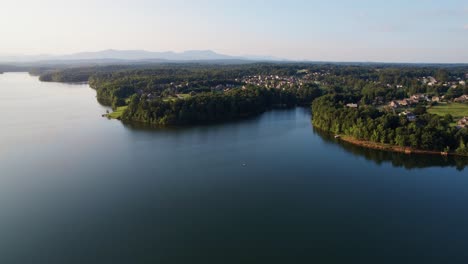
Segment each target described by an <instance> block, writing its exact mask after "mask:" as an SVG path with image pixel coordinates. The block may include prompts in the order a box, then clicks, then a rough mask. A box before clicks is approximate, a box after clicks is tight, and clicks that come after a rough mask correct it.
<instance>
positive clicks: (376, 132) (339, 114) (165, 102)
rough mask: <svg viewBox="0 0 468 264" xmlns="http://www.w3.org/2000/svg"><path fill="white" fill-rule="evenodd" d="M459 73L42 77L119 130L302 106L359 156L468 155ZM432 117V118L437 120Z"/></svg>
mask: <svg viewBox="0 0 468 264" xmlns="http://www.w3.org/2000/svg"><path fill="white" fill-rule="evenodd" d="M467 78H468V66H467V65H411V64H400V65H397V64H319V63H315V64H313V63H282V64H274V63H257V64H255V63H253V64H245V65H209V64H196V63H195V64H167V65H164V64H161V65H136V66H93V67H80V68H67V69H58V70H53V69H41V70H40V79H41V80H42V81H60V82H82V81H88V82H89V84H90V86H91V87H92V88H94V89H96V90H97V99H98V100H99V102H100V103H102V104H104V105H109V106H112V108H113V109H114V110H115V112H114V113H112V114H110V115H109V116H110V117H112V118H117V119H120V120H122V121H124V122H140V123H148V124H154V125H162V126H172V125H196V124H203V123H213V122H222V121H228V120H234V119H240V118H246V117H250V116H254V115H258V114H260V113H262V112H264V111H267V110H268V109H271V108H275V107H294V106H298V105H302V106H310V104H311V102H312V101H313V103H312V113H313V121H312V122H313V125H314V127H316V128H317V129H320V130H322V131H325V132H327V133H330V134H334V135H339V136H340V137H341V138H342V139H343V140H346V141H348V142H350V143H353V144H357V145H362V146H364V147H367V148H379V149H385V150H391V151H399V152H406V153H431V154H432V153H439V154H444V155H467V154H468V148H467V146H466V144H467V142H468V132H467V126H468V118H466V117H468V104H467V103H468V88H467V86H466V80H467ZM436 109H437V111H438V112H437V111H436Z"/></svg>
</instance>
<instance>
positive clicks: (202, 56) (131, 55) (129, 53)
mask: <svg viewBox="0 0 468 264" xmlns="http://www.w3.org/2000/svg"><path fill="white" fill-rule="evenodd" d="M229 60H232V61H284V60H283V59H279V58H274V57H262V56H245V57H243V56H230V55H224V54H220V53H216V52H214V51H211V50H189V51H184V52H180V53H178V52H172V51H168V52H152V51H145V50H112V49H110V50H103V51H97V52H81V53H74V54H69V55H14V56H8V55H7V56H2V55H0V62H2V63H38V62H43V63H69V62H80V61H81V62H83V61H85V62H88V63H91V62H96V63H112V62H118V61H127V62H128V61H130V62H138V61H150V62H165V61H167V62H187V61H229Z"/></svg>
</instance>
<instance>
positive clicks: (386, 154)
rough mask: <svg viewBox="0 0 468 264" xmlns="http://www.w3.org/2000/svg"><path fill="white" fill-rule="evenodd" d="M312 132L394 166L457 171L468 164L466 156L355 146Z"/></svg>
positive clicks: (325, 139) (352, 150)
mask: <svg viewBox="0 0 468 264" xmlns="http://www.w3.org/2000/svg"><path fill="white" fill-rule="evenodd" d="M314 134H317V135H319V136H320V138H321V139H322V140H323V142H325V143H327V144H333V145H339V146H340V147H341V148H343V149H344V150H345V151H347V152H348V153H352V154H353V155H356V156H362V157H364V158H365V159H366V160H368V161H373V162H374V163H376V164H378V165H381V164H384V163H391V164H392V165H393V166H394V167H403V168H405V169H422V168H429V167H455V168H456V169H457V170H459V171H463V170H464V169H465V167H466V165H468V157H458V156H456V157H455V156H449V157H444V156H438V155H422V154H413V155H408V154H403V153H397V152H391V151H383V150H375V149H368V148H364V147H361V146H356V145H353V144H351V143H348V142H343V141H340V140H337V139H335V138H334V136H333V135H330V134H328V133H325V132H323V131H320V130H317V129H314Z"/></svg>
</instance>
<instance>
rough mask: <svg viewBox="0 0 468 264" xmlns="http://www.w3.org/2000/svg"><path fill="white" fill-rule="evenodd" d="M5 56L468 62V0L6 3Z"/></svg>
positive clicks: (1, 8)
mask: <svg viewBox="0 0 468 264" xmlns="http://www.w3.org/2000/svg"><path fill="white" fill-rule="evenodd" d="M0 36H1V37H0V54H38V53H50V54H64V53H73V52H81V51H97V50H103V49H110V48H112V49H145V50H150V51H167V50H173V51H183V50H191V49H211V50H214V51H217V52H220V53H225V54H230V55H246V54H253V55H272V56H276V57H282V58H289V59H300V60H327V61H407V62H465V63H468V1H467V0H434V1H431V0H427V1H424V0H391V1H390V0H386V1H380V0H353V1H348V0H346V1H345V0H327V1H313V0H283V1H279V0H270V1H267V0H265V1H262V0H235V1H234V0H232V1H231V0H229V1H214V0H213V1H209V0H186V1H182V0H170V1H157V0H79V1H78V0H69V1H68V0H0Z"/></svg>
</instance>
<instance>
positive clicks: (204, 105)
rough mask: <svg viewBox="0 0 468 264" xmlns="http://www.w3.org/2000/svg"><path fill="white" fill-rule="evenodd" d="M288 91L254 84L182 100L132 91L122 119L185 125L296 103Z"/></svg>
mask: <svg viewBox="0 0 468 264" xmlns="http://www.w3.org/2000/svg"><path fill="white" fill-rule="evenodd" d="M297 103H298V100H297V97H296V94H294V93H293V92H291V91H282V90H269V89H265V88H258V87H248V88H246V89H234V90H230V91H228V92H226V93H201V94H197V95H195V96H192V97H189V98H187V99H184V100H168V101H164V100H161V99H156V100H147V98H146V97H144V96H143V97H141V98H140V97H139V96H138V95H133V96H132V97H131V99H130V103H129V105H128V108H127V110H126V111H125V112H124V114H123V116H122V120H124V121H138V122H145V123H151V124H158V125H188V124H200V123H212V122H219V121H226V120H233V119H238V118H242V117H248V116H253V115H257V114H260V113H262V112H264V111H265V110H267V109H269V108H272V107H275V106H280V107H292V106H295V105H297Z"/></svg>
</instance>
